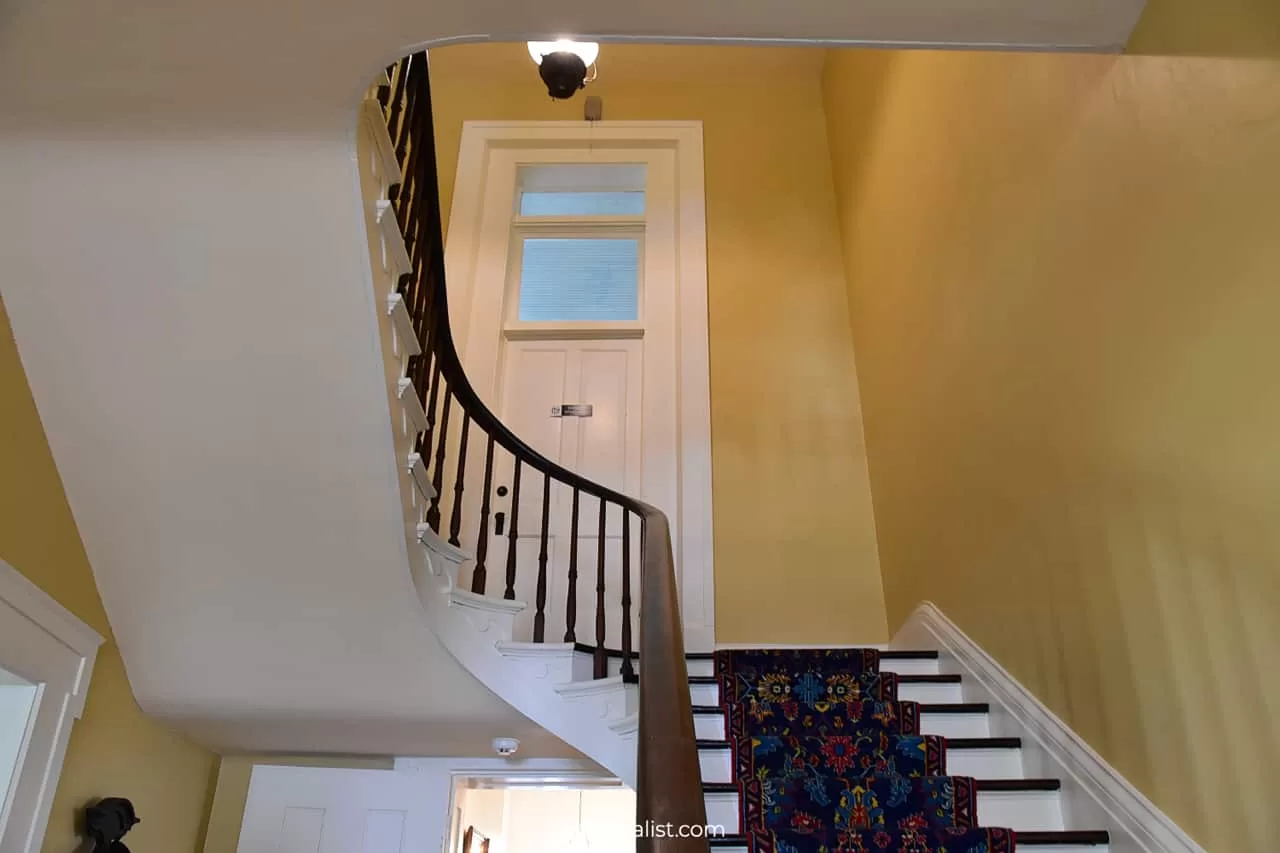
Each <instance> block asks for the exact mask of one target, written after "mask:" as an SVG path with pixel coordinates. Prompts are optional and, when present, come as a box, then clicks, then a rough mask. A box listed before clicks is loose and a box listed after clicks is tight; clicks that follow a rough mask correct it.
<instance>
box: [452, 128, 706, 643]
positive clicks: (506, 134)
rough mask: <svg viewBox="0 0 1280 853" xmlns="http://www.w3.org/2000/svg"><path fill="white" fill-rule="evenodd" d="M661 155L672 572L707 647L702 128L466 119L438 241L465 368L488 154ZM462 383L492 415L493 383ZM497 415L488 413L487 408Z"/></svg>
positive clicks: (689, 631)
mask: <svg viewBox="0 0 1280 853" xmlns="http://www.w3.org/2000/svg"><path fill="white" fill-rule="evenodd" d="M551 148H553V149H559V150H564V149H581V150H583V151H584V152H585V151H596V152H599V151H600V150H602V149H607V148H623V149H626V148H632V149H634V148H662V149H667V150H670V151H672V152H673V153H674V155H675V170H676V175H675V179H676V181H675V183H676V200H675V216H676V228H675V234H676V252H675V255H676V281H675V282H674V289H675V300H676V324H675V325H676V330H675V332H676V341H675V343H676V353H675V358H676V376H677V388H676V411H677V412H678V416H677V417H678V426H677V431H678V439H677V441H678V447H677V455H678V459H677V464H676V470H677V472H678V474H677V478H678V484H677V490H678V499H677V504H678V507H679V509H678V511H677V515H678V517H677V518H676V519H675V521H676V524H675V525H674V526H675V527H676V531H677V533H676V541H674V542H673V543H672V546H673V548H674V550H675V557H676V565H677V566H678V567H679V573H680V574H679V578H680V604H681V615H682V621H683V628H684V644H685V648H686V649H687V650H689V651H710V650H712V649H713V648H714V646H715V572H714V555H713V547H712V544H713V543H712V512H711V507H712V496H711V383H710V352H709V342H708V332H707V323H708V312H707V237H706V194H705V180H704V172H703V154H702V122H700V121H669V122H660V121H602V122H576V121H510V122H496V121H468V122H465V123H464V124H463V130H462V142H461V145H460V148H459V152H458V169H457V175H456V180H455V181H454V192H453V201H452V204H451V206H450V213H449V233H448V239H447V241H446V243H445V273H446V275H445V278H446V282H447V286H448V294H449V314H450V324H451V326H452V329H453V331H454V340H455V342H456V343H457V346H458V352H459V355H460V357H461V358H462V361H463V364H464V365H465V364H467V362H468V359H467V352H468V337H469V335H468V331H469V329H470V326H471V320H472V316H471V315H472V309H473V307H474V298H473V297H474V293H475V277H476V272H477V267H478V261H479V250H480V242H481V230H482V218H483V215H484V210H485V200H486V196H487V195H488V190H489V189H490V188H489V187H488V186H487V184H488V177H489V172H490V170H489V163H490V157H491V155H492V154H493V153H494V152H495V151H500V150H501V151H512V150H516V151H519V150H528V151H530V159H531V161H532V160H536V159H537V157H536V152H537V151H538V150H539V149H541V150H546V149H551ZM481 373H482V374H484V375H475V376H469V378H471V380H472V382H473V384H474V386H475V390H476V392H477V393H478V394H479V395H480V397H481V398H482V399H484V400H485V401H486V403H487V404H489V405H490V407H491V408H493V407H494V406H495V405H496V404H497V403H498V400H497V399H496V395H495V393H494V391H495V388H494V383H495V380H496V376H494V375H492V372H491V371H481ZM495 411H496V409H495Z"/></svg>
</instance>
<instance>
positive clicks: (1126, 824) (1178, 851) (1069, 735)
mask: <svg viewBox="0 0 1280 853" xmlns="http://www.w3.org/2000/svg"><path fill="white" fill-rule="evenodd" d="M889 645H890V648H895V649H906V648H931V647H936V648H937V649H938V651H939V653H940V654H941V656H943V657H944V658H946V659H947V660H946V663H950V664H954V666H955V667H958V668H959V669H960V670H961V671H962V673H963V675H964V685H965V699H966V701H987V702H990V703H991V706H992V714H991V726H992V731H991V734H992V735H993V736H1002V735H1017V736H1020V737H1022V738H1023V751H1024V756H1027V757H1026V758H1024V761H1027V762H1036V761H1043V762H1044V763H1045V769H1046V770H1047V771H1048V772H1045V773H1043V774H1039V773H1037V774H1036V775H1046V776H1056V777H1059V778H1061V779H1062V785H1063V788H1062V794H1063V809H1064V812H1065V816H1066V818H1067V820H1068V821H1069V822H1070V823H1071V824H1074V825H1092V826H1098V827H1099V828H1103V829H1106V830H1108V831H1109V832H1110V833H1111V844H1110V847H1109V849H1110V851H1111V853H1204V848H1202V847H1200V846H1199V845H1198V844H1196V842H1195V841H1193V840H1192V839H1191V837H1190V836H1188V835H1187V834H1186V833H1185V832H1183V831H1182V830H1181V829H1180V828H1179V827H1178V825H1177V824H1175V823H1174V822H1173V821H1172V820H1170V818H1169V816H1168V815H1166V814H1165V813H1164V812H1162V811H1160V809H1159V808H1157V807H1156V805H1155V804H1154V803H1152V802H1151V800H1149V799H1147V797H1146V796H1144V795H1143V794H1142V792H1140V791H1139V790H1138V789H1137V788H1135V787H1133V785H1131V784H1130V783H1129V782H1128V781H1127V780H1126V779H1125V778H1124V777H1123V776H1121V775H1120V773H1119V772H1118V771H1117V770H1116V769H1115V768H1114V767H1112V766H1111V765H1110V764H1108V763H1107V762H1106V761H1105V760H1104V759H1103V758H1102V756H1100V755H1098V753H1097V752H1095V751H1094V749H1093V748H1092V747H1090V746H1089V745H1088V744H1087V743H1085V742H1084V740H1082V739H1081V738H1080V736H1079V735H1077V734H1076V733H1075V732H1074V731H1072V730H1071V728H1070V727H1069V726H1068V725H1067V724H1066V723H1065V722H1063V721H1062V720H1061V719H1060V718H1059V717H1058V716H1057V715H1056V714H1054V713H1053V712H1052V711H1050V710H1049V708H1048V707H1046V706H1045V704H1044V703H1043V702H1041V701H1040V700H1039V699H1037V698H1036V697H1035V696H1034V695H1032V694H1031V692H1030V691H1028V690H1027V689H1026V688H1025V687H1023V686H1022V685H1021V684H1019V683H1018V682H1017V681H1016V680H1015V679H1014V678H1013V676H1011V675H1010V674H1009V673H1008V671H1006V670H1005V669H1004V667H1002V666H1001V665H1000V664H999V663H998V662H996V660H995V659H994V658H992V657H991V656H990V655H989V654H987V653H986V652H985V651H983V650H982V648H981V647H980V646H979V645H978V644H977V643H975V642H974V641H973V640H972V639H970V638H969V637H968V636H967V635H966V634H965V633H964V632H963V631H961V630H960V628H959V627H958V626H957V625H956V624H955V623H954V622H952V621H951V620H950V619H948V618H947V617H946V616H945V615H944V614H943V613H942V611H941V610H939V609H938V607H937V606H936V605H934V604H933V603H932V602H929V601H925V602H921V604H920V605H919V606H918V607H917V608H916V610H915V612H913V613H912V614H911V616H909V617H908V618H907V621H906V622H905V623H904V624H903V626H902V628H901V629H900V630H899V631H898V633H897V634H895V635H894V638H893V641H892V642H891V643H890V644H889ZM1000 729H1004V730H1000ZM1028 741H1030V743H1028ZM1029 752H1031V753H1039V755H1038V756H1037V755H1029V756H1028V755H1027V753H1029ZM1028 769H1030V768H1028Z"/></svg>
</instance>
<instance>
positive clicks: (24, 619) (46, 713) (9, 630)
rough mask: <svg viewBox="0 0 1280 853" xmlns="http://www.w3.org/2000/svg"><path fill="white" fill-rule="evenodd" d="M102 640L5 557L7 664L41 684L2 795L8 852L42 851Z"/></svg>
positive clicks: (0, 578)
mask: <svg viewBox="0 0 1280 853" xmlns="http://www.w3.org/2000/svg"><path fill="white" fill-rule="evenodd" d="M102 643H103V638H102V637H101V636H100V635H99V634H98V633H97V632H96V631H94V630H93V629H92V628H90V627H89V626H88V625H86V624H84V622H82V621H81V620H80V619H78V618H76V616H75V615H73V614H72V613H71V612H70V611H69V610H67V609H66V608H65V607H63V606H62V605H61V604H59V603H58V602H56V601H54V600H53V598H52V597H50V596H49V595H48V594H47V593H46V592H44V591H43V590H42V589H40V588H39V587H37V586H36V585H35V584H33V583H32V582H31V581H30V580H28V579H27V578H26V577H25V576H24V575H23V574H22V573H21V572H19V571H18V570H17V569H15V568H14V567H13V566H10V565H9V564H8V563H6V562H4V561H3V560H0V665H3V666H4V668H5V669H7V670H8V671H10V672H12V673H13V674H14V675H17V676H19V677H20V678H23V679H25V680H27V681H29V682H31V683H33V684H36V685H39V690H38V691H37V692H36V700H35V706H34V708H33V713H32V715H31V719H30V722H29V724H28V730H27V736H26V743H25V744H24V746H23V748H22V750H21V752H20V753H19V759H18V769H17V772H16V773H15V775H14V778H13V782H12V784H11V785H10V788H9V791H8V799H7V800H4V799H0V826H2V827H3V834H0V850H4V851H6V853H8V851H13V853H38V851H39V850H40V849H41V845H42V843H43V842H44V835H45V829H46V827H47V826H48V823H49V809H50V807H51V806H52V805H53V796H54V792H55V791H57V788H58V776H59V775H60V774H61V772H62V763H63V760H64V758H65V757H66V750H67V741H68V739H69V738H70V737H71V727H72V723H73V722H74V721H75V720H76V719H79V717H80V715H81V714H82V713H83V712H84V702H85V695H86V693H87V692H88V689H89V680H90V676H91V675H92V673H93V665H94V662H95V661H96V660H97V655H98V648H99V647H100V646H101V645H102ZM4 794H5V792H2V791H0V797H3V796H4Z"/></svg>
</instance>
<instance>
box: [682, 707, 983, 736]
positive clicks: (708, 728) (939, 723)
mask: <svg viewBox="0 0 1280 853" xmlns="http://www.w3.org/2000/svg"><path fill="white" fill-rule="evenodd" d="M694 704H695V705H696V704H699V703H698V702H696V701H695V702H694ZM693 731H694V735H695V736H696V737H699V738H701V739H703V740H724V738H725V731H724V718H723V717H721V716H718V715H716V714H694V715H693ZM920 731H921V733H922V734H926V735H941V736H942V737H990V736H991V726H990V722H989V720H988V719H987V715H986V714H938V713H929V712H921V714H920Z"/></svg>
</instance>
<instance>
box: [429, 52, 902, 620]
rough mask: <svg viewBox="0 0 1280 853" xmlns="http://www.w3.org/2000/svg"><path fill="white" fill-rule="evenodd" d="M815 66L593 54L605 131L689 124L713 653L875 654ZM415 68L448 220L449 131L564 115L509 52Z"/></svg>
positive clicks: (876, 611)
mask: <svg viewBox="0 0 1280 853" xmlns="http://www.w3.org/2000/svg"><path fill="white" fill-rule="evenodd" d="M821 64H822V54H821V53H820V52H813V51H806V50H778V49H770V48H754V49H750V48H723V47H721V48H694V47H679V48H675V47H652V46H650V47H630V46H622V45H605V46H604V49H603V52H602V54H601V58H600V63H599V65H600V79H599V81H598V82H597V83H596V84H594V85H593V87H592V90H591V92H592V94H597V95H600V96H602V97H603V98H604V113H605V118H606V119H630V120H663V119H666V120H671V119H698V120H701V121H702V122H703V132H704V135H705V160H706V182H707V244H708V249H707V253H708V276H709V294H708V296H709V304H710V347H711V420H712V424H711V426H712V467H713V488H714V494H715V518H714V524H715V557H716V635H717V639H718V640H719V641H721V642H814V643H819V642H832V643H835V642H878V641H882V640H884V639H885V638H886V632H885V622H884V607H883V597H882V593H881V589H880V572H879V567H878V565H877V558H876V550H875V534H874V523H873V520H872V516H871V504H870V493H869V489H868V486H867V473H866V461H865V455H864V453H863V449H862V429H861V423H860V413H859V409H858V396H857V387H856V381H855V378H854V366H853V349H852V345H851V340H850V333H849V328H848V322H847V319H846V317H847V304H846V297H845V292H844V278H843V271H842V267H841V255H840V240H839V234H838V232H837V228H836V217H835V199H834V196H833V193H832V185H831V172H830V160H829V158H828V156H827V147H826V129H825V126H824V121H823V114H822V101H821V92H820V86H819V83H820V73H821ZM431 68H432V96H433V101H434V105H435V110H436V122H437V129H436V137H437V144H438V148H439V151H440V173H441V176H442V192H443V195H444V204H445V209H446V210H448V205H449V199H450V198H451V197H452V191H453V178H454V170H455V168H456V163H457V152H458V144H459V140H460V137H461V133H462V122H463V121H464V120H466V119H491V120H524V119H543V120H546V119H565V120H572V119H580V118H581V115H582V99H581V98H576V99H574V100H572V101H569V102H567V103H554V102H552V101H551V100H550V99H549V98H548V97H547V95H546V91H545V89H543V88H542V87H541V84H540V82H539V80H538V78H537V73H536V69H535V67H534V65H533V64H532V62H530V60H529V58H528V54H527V53H526V52H525V50H524V47H523V45H483V46H466V47H449V48H443V49H440V50H434V51H432V52H431ZM815 592H816V593H817V594H816V595H815Z"/></svg>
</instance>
